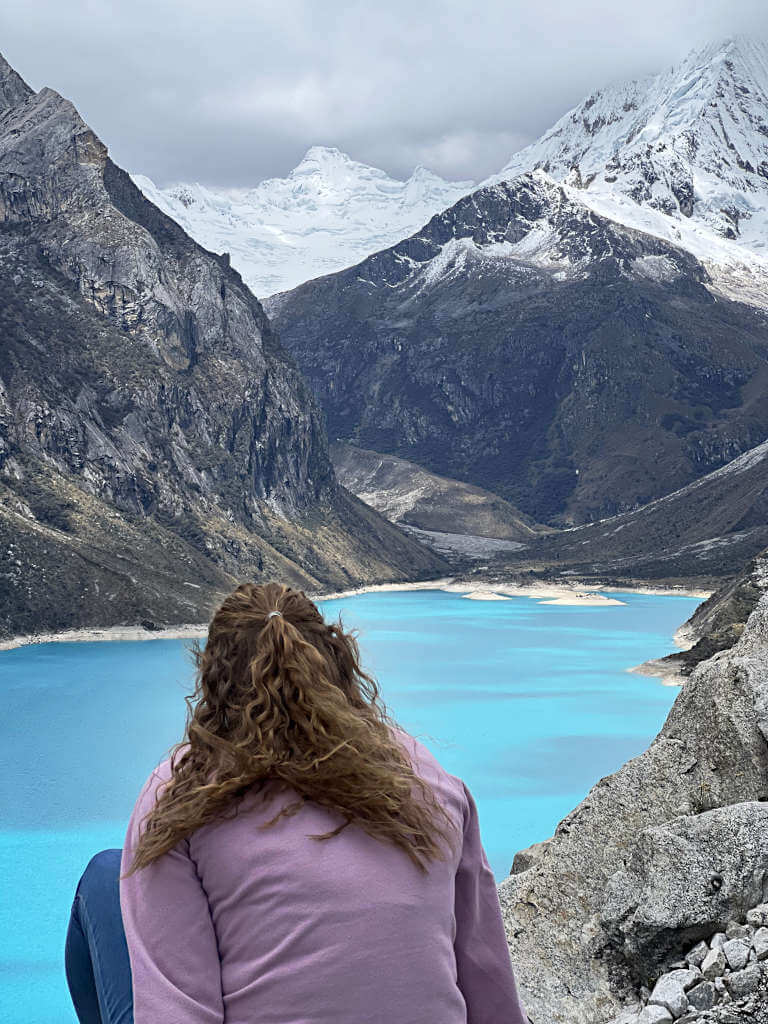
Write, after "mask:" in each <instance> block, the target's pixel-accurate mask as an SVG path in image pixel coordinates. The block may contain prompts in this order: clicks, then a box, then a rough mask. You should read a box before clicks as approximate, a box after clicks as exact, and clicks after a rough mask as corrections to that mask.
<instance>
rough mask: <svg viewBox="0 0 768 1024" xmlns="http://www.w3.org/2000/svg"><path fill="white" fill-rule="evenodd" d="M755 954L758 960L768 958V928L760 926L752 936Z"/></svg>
mask: <svg viewBox="0 0 768 1024" xmlns="http://www.w3.org/2000/svg"><path fill="white" fill-rule="evenodd" d="M752 945H753V946H754V947H755V956H756V957H757V959H758V960H768V928H758V929H757V931H756V932H755V934H754V936H753V938H752Z"/></svg>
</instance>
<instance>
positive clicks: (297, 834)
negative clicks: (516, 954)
mask: <svg viewBox="0 0 768 1024" xmlns="http://www.w3.org/2000/svg"><path fill="white" fill-rule="evenodd" d="M193 650H194V654H195V658H196V664H197V680H196V687H195V693H194V695H193V697H191V698H187V708H188V713H187V725H186V730H185V737H184V740H183V741H182V742H181V743H180V744H178V745H177V746H176V747H175V748H174V750H173V751H172V753H171V756H170V758H169V759H168V760H166V761H164V762H163V763H162V764H161V765H160V766H159V768H157V769H155V771H154V772H153V773H152V774H151V776H150V777H149V779H148V780H147V782H146V783H145V785H144V788H143V789H142V791H141V793H140V795H139V798H138V800H137V802H136V806H135V808H134V811H133V814H132V816H131V819H130V822H129V825H128V831H127V834H126V838H125V845H124V848H123V850H122V856H121V854H120V851H117V850H112V851H104V852H103V853H101V854H98V855H97V856H96V857H95V858H94V859H93V860H92V861H91V863H90V864H89V865H88V868H87V869H86V871H85V874H84V875H83V878H82V879H81V881H80V885H79V886H78V892H77V895H76V897H75V905H74V906H73V912H72V919H71V922H70V928H69V932H68V936H67V950H66V965H67V977H68V979H69V984H70V990H71V992H72V998H73V1001H74V1003H75V1007H76V1009H77V1013H78V1017H79V1019H80V1021H81V1022H84V1024H91V1022H99V1021H101V1022H102V1024H127V1022H130V1021H131V1020H132V1019H133V1020H135V1024H223V1022H225V1021H226V1022H227V1024H256V1022H257V1021H258V1022H260V1024H467V1022H469V1024H526V1022H527V1018H526V1016H525V1014H524V1012H523V1008H522V1005H521V1003H520V999H519V996H518V992H517V988H516V984H515V978H514V974H513V969H512V965H511V963H510V958H509V949H508V946H507V942H506V937H505V933H504V926H503V922H502V916H501V908H500V905H499V900H498V894H497V891H496V885H495V883H494V879H493V875H492V873H491V870H490V868H489V866H488V862H487V859H486V856H485V852H484V849H483V846H482V843H481V840H480V832H479V825H478V817H477V808H476V806H475V802H474V800H473V798H472V796H471V794H470V792H469V790H468V789H467V787H466V785H465V784H464V783H463V782H462V780H461V779H459V778H458V777H457V776H454V775H450V774H449V773H448V772H446V771H445V770H444V769H443V768H442V767H441V766H440V764H439V763H438V761H437V760H436V759H435V758H434V757H433V756H432V755H431V754H430V753H429V751H428V750H427V749H426V747H424V746H423V745H422V744H421V743H420V742H419V741H418V740H416V739H414V738H413V737H411V736H409V734H408V733H406V732H404V731H403V730H401V729H400V728H399V727H398V726H397V725H396V724H395V723H394V721H393V720H392V719H391V718H390V716H389V713H388V712H387V711H386V709H385V707H384V706H383V704H382V703H381V702H380V699H379V691H378V688H377V685H376V682H375V681H374V680H373V679H372V678H371V677H370V676H369V675H367V674H366V673H365V672H364V671H363V670H362V668H361V666H360V661H359V650H358V646H357V642H356V639H355V637H354V636H353V635H352V634H351V633H346V632H345V631H344V630H343V628H342V624H341V622H340V621H339V622H338V623H337V624H333V625H331V624H328V623H326V622H325V621H324V620H323V617H322V615H321V614H320V612H319V611H318V609H317V608H316V606H315V605H314V604H313V603H312V602H311V601H310V600H309V599H308V598H307V597H306V596H305V595H304V593H303V592H301V591H297V590H292V589H291V588H290V587H287V586H283V585H281V584H278V583H266V584H263V585H255V584H251V583H245V584H242V585H241V586H239V587H238V588H237V589H236V590H235V591H234V592H233V593H232V594H231V595H230V596H229V597H228V598H227V599H226V600H225V601H224V603H223V604H222V605H221V607H220V608H219V609H218V610H217V612H216V613H215V615H214V616H213V619H212V621H211V624H210V628H209V631H208V639H207V642H206V645H205V649H204V650H202V651H201V650H200V648H199V646H195V647H194V648H193ZM118 871H119V872H120V877H119V883H118ZM121 910H122V914H121ZM121 918H122V921H121ZM123 927H124V934H123V931H122V928H123ZM131 1014H133V1017H132V1016H131Z"/></svg>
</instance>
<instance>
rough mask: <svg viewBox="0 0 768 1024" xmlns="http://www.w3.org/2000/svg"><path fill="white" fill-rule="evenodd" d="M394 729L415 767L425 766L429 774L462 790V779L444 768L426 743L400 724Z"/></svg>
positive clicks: (422, 767)
mask: <svg viewBox="0 0 768 1024" xmlns="http://www.w3.org/2000/svg"><path fill="white" fill-rule="evenodd" d="M394 731H395V734H396V736H397V738H398V739H399V740H400V742H401V743H402V745H403V746H405V748H406V749H407V750H408V752H409V754H410V755H411V758H412V761H413V764H414V767H415V768H416V767H419V768H420V769H422V770H423V769H425V768H426V769H428V770H429V771H430V772H431V774H433V775H434V776H437V777H438V778H440V779H442V780H443V781H444V782H445V783H447V784H448V785H450V786H451V787H452V788H454V789H456V790H457V791H459V792H463V788H464V782H463V781H462V779H460V778H459V777H458V776H457V775H452V774H451V773H450V772H449V771H448V770H447V769H446V768H444V767H443V765H442V763H441V762H440V760H439V759H438V758H437V757H436V756H435V754H433V753H432V751H431V750H430V749H429V747H427V746H426V744H424V743H422V742H421V740H420V739H418V738H417V737H416V736H413V735H412V734H411V733H409V732H406V730H405V729H403V728H402V727H401V726H398V727H396V728H395V730H394Z"/></svg>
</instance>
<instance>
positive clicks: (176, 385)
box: [0, 64, 444, 636]
mask: <svg viewBox="0 0 768 1024" xmlns="http://www.w3.org/2000/svg"><path fill="white" fill-rule="evenodd" d="M0 72H1V73H2V74H1V76H0V82H2V83H3V90H2V97H3V100H2V102H3V104H4V106H3V108H2V110H0V291H1V292H2V301H1V302H0V319H1V320H2V330H1V331H0V346H2V356H3V358H2V359H0V549H2V551H3V556H4V557H3V562H2V569H0V633H2V634H3V635H4V636H8V635H13V634H14V633H31V632H37V631H40V630H44V631H47V632H50V631H53V630H57V629H64V628H72V627H74V626H82V625H89V624H90V625H99V626H104V625H112V624H122V623H123V622H125V620H126V618H128V621H132V622H135V621H136V619H137V618H146V619H147V620H152V621H153V622H155V623H157V622H162V623H169V624H170V623H173V622H174V621H176V622H178V621H179V620H181V621H186V622H189V621H203V620H204V619H205V618H206V617H207V615H208V613H209V612H210V609H211V605H212V603H213V602H214V601H215V600H217V599H218V597H219V596H220V595H222V594H223V593H224V592H226V591H227V590H228V589H230V587H231V586H232V585H233V584H234V583H235V582H236V581H237V580H238V579H240V578H243V577H245V578H249V577H250V578H257V579H258V578H264V577H265V576H269V575H277V576H278V577H279V578H283V579H286V580H287V581H289V582H292V583H294V584H296V585H305V586H309V587H311V588H312V589H313V590H316V589H322V587H323V586H331V587H335V588H338V587H339V586H344V585H347V586H348V585H350V584H352V585H354V583H356V582H361V581H363V580H377V581H378V580H381V579H382V578H384V579H388V578H397V579H403V578H405V577H406V576H407V577H408V578H411V576H412V574H413V572H414V568H415V571H416V572H417V573H418V572H422V573H427V574H428V575H429V574H434V573H435V571H437V572H438V574H439V571H440V570H441V569H442V568H443V565H444V563H443V561H442V559H440V558H439V557H436V556H435V555H434V553H433V552H430V551H428V550H426V549H425V548H423V546H421V545H419V544H418V543H417V542H415V541H414V540H412V539H411V538H408V537H406V536H405V535H403V534H402V533H401V532H400V531H398V530H397V528H396V527H394V526H392V525H391V524H389V523H388V522H387V521H386V520H383V519H382V518H381V517H379V516H378V515H377V514H376V513H375V512H374V511H373V510H372V509H370V508H368V507H367V506H365V505H364V504H363V503H362V502H360V501H359V500H358V499H357V498H355V497H354V496H352V495H350V494H349V493H348V492H347V491H345V490H344V489H343V488H342V487H340V485H339V484H338V482H337V481H336V478H335V476H334V473H333V467H332V464H331V461H330V458H329V455H328V446H327V437H326V434H325V428H324V425H323V422H322V418H321V416H320V413H319V410H318V409H317V406H316V404H315V401H314V399H313V397H312V395H311V393H310V391H309V389H308V387H307V385H306V383H305V382H304V380H303V378H302V377H301V375H300V373H299V371H298V369H297V367H296V364H295V362H294V360H292V359H291V357H290V355H289V354H288V353H287V352H286V351H285V349H284V348H283V347H282V345H281V344H280V342H279V340H278V338H277V336H276V335H275V334H274V331H273V330H272V327H271V325H270V324H269V322H268V320H267V318H266V316H265V314H264V311H263V309H262V307H261V305H260V304H259V303H258V301H257V299H256V298H255V297H254V296H253V295H252V294H251V292H250V291H249V290H248V289H247V287H246V286H245V285H244V283H243V281H242V278H241V277H240V275H239V274H238V273H237V272H236V271H235V270H234V269H233V268H232V267H231V266H230V264H229V260H228V259H227V258H226V257H225V256H221V255H216V254H212V253H209V252H207V251H206V250H205V249H203V248H202V247H201V246H200V245H199V244H198V243H197V242H195V241H193V239H191V238H190V237H189V236H188V235H187V234H186V233H185V232H184V231H183V229H182V228H181V227H180V226H179V225H178V224H176V223H175V222H174V221H172V220H170V219H169V218H167V217H166V216H165V214H163V213H162V212H161V211H160V210H158V209H157V208H156V207H154V206H153V205H152V204H151V203H150V202H149V201H148V200H147V199H146V198H145V197H144V196H143V195H142V194H141V192H140V191H139V190H138V189H137V188H136V187H135V185H133V183H132V182H131V180H130V178H129V176H128V175H127V174H126V173H125V172H124V171H122V170H121V169H120V168H118V167H117V166H116V165H115V164H114V163H113V162H112V161H111V159H110V158H109V155H108V151H107V149H106V147H105V146H104V144H103V143H102V142H101V141H100V140H99V139H98V138H97V137H96V135H95V134H94V133H93V131H92V130H91V129H90V128H89V127H88V125H86V124H85V122H83V120H82V119H81V118H80V116H79V114H78V113H77V111H76V110H75V108H74V107H73V105H72V104H71V103H70V102H69V101H68V100H66V99H64V98H63V97H61V96H60V95H59V94H58V93H56V92H55V91H54V90H52V89H47V88H45V89H41V90H40V91H39V92H37V93H34V92H33V91H32V90H30V89H29V88H28V86H26V85H25V84H24V83H23V81H22V80H21V79H20V78H19V76H17V75H15V73H14V72H12V70H11V69H9V67H8V65H7V64H4V65H2V67H1V68H0ZM142 565H143V566H144V568H143V569H142ZM187 574H190V575H191V579H190V575H187ZM185 575H186V579H185ZM318 585H319V586H318ZM73 591H74V592H76V593H78V594H79V595H80V599H79V601H78V602H76V603H74V604H73V602H72V600H71V594H72V592H73Z"/></svg>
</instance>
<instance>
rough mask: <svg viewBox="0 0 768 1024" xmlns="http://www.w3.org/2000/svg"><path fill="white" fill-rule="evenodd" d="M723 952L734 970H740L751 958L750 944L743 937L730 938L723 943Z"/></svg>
mask: <svg viewBox="0 0 768 1024" xmlns="http://www.w3.org/2000/svg"><path fill="white" fill-rule="evenodd" d="M723 953H725V959H726V960H727V961H728V966H729V967H730V968H731V970H732V971H740V970H741V969H742V967H745V966H746V964H747V961H748V960H749V944H748V943H746V942H744V941H743V940H742V939H728V941H727V942H726V943H725V944H724V945H723Z"/></svg>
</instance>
